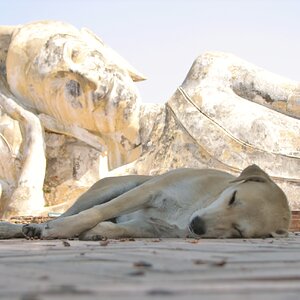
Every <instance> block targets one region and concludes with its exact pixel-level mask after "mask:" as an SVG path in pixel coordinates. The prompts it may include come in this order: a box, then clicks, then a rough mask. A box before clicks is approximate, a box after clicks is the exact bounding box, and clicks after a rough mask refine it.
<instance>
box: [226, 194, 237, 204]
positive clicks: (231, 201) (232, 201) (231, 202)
mask: <svg viewBox="0 0 300 300" xmlns="http://www.w3.org/2000/svg"><path fill="white" fill-rule="evenodd" d="M235 196H236V191H234V192H233V194H232V196H231V198H230V200H229V202H228V205H229V206H232V205H233V204H234V203H235V200H236V197H235Z"/></svg>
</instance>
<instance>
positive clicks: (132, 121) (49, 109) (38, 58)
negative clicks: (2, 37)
mask: <svg viewBox="0 0 300 300" xmlns="http://www.w3.org/2000/svg"><path fill="white" fill-rule="evenodd" d="M7 79H8V83H9V86H10V88H11V90H12V92H13V93H14V94H15V96H17V97H18V98H19V99H21V100H22V102H23V103H24V104H25V105H26V106H28V107H30V108H31V109H33V110H35V111H37V112H38V113H46V114H48V115H50V116H53V117H54V118H55V119H57V120H58V121H59V122H61V123H63V124H64V123H67V124H76V125H78V126H79V127H82V128H85V129H88V130H90V131H92V132H96V133H99V134H100V135H103V136H109V135H112V134H117V135H119V137H118V138H119V139H120V141H117V142H121V141H123V142H125V143H134V142H135V141H134V140H135V137H134V136H135V135H136V132H137V130H138V128H137V127H138V122H137V121H138V120H137V115H138V111H139V103H138V92H137V90H136V87H135V85H134V83H133V80H141V79H142V78H141V77H140V76H139V74H137V72H135V70H134V69H133V68H132V67H131V66H130V65H129V64H128V63H127V62H126V61H125V60H124V59H123V58H121V57H120V56H119V55H118V54H116V53H115V52H114V51H113V50H112V49H110V48H108V47H107V46H105V45H104V44H103V42H102V41H101V40H99V39H98V38H97V37H96V36H95V35H93V34H92V33H91V32H89V31H87V30H81V31H78V30H77V29H75V28H73V27H72V26H69V25H66V24H63V23H59V22H38V23H33V24H29V25H25V26H24V27H22V28H21V29H20V30H19V31H18V32H17V33H16V34H15V35H14V36H13V38H12V42H11V45H10V48H9V52H8V56H7ZM123 133H124V136H122V134H123Z"/></svg>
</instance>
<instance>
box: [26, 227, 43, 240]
mask: <svg viewBox="0 0 300 300" xmlns="http://www.w3.org/2000/svg"><path fill="white" fill-rule="evenodd" d="M44 227H45V225H44V224H27V225H24V226H23V228H22V232H23V234H24V236H25V237H26V238H29V239H43V238H44V236H43V231H44Z"/></svg>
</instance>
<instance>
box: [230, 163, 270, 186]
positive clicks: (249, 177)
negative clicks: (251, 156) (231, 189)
mask: <svg viewBox="0 0 300 300" xmlns="http://www.w3.org/2000/svg"><path fill="white" fill-rule="evenodd" d="M239 181H244V182H246V181H256V182H267V181H270V177H269V175H268V174H267V173H266V172H264V171H263V170H262V169H261V168H260V167H258V166H257V165H251V166H249V167H247V168H246V169H244V170H243V171H242V173H241V175H240V176H239V177H238V178H236V179H234V180H232V181H231V182H239Z"/></svg>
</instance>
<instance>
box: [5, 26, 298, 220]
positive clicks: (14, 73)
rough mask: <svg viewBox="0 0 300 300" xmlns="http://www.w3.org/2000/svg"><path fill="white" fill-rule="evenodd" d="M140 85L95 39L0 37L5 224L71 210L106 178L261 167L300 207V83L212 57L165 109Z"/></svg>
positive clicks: (16, 29)
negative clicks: (143, 95)
mask: <svg viewBox="0 0 300 300" xmlns="http://www.w3.org/2000/svg"><path fill="white" fill-rule="evenodd" d="M143 79H144V76H143V75H142V74H140V73H139V72H138V71H137V70H135V69H134V68H133V67H132V66H131V65H130V64H129V63H128V62H126V61H125V60H124V59H123V58H122V57H121V56H119V55H118V54H117V53H116V52H114V51H113V50H112V49H111V48H109V47H108V46H106V45H105V44H104V43H103V42H102V41H101V40H100V39H99V38H98V37H97V36H95V35H94V34H93V33H92V32H91V31H89V30H87V29H81V30H77V29H76V28H74V27H72V26H70V25H68V24H65V23H61V22H53V21H44V22H35V23H30V24H27V25H24V26H11V27H10V26H2V27H0V91H1V93H0V197H1V201H0V214H1V215H2V216H4V217H9V216H10V215H18V214H43V213H47V212H49V211H53V212H55V211H57V212H60V211H63V210H65V209H66V208H67V207H68V206H70V205H71V204H72V203H73V202H74V201H75V200H76V198H77V197H78V196H79V195H80V194H81V193H83V192H84V191H85V190H86V189H87V188H88V187H89V186H90V185H91V184H93V183H94V182H95V181H97V180H98V179H99V178H102V177H106V176H112V175H122V174H159V173H162V172H165V171H167V170H170V169H172V168H178V167H210V168H215V169H220V170H224V171H229V172H231V173H233V174H234V175H237V174H238V173H240V171H241V170H242V169H244V168H245V167H246V166H247V165H249V164H253V163H255V164H258V165H259V166H260V167H261V168H263V169H264V170H265V171H267V172H268V173H269V174H270V175H271V176H272V177H273V179H274V180H275V181H276V182H277V183H278V184H279V185H280V186H281V187H282V188H283V190H284V191H285V192H286V194H287V195H288V198H289V201H290V204H291V206H292V208H294V209H295V208H299V207H300V202H299V200H298V199H297V195H299V192H300V175H299V174H300V172H299V170H300V139H299V136H300V121H299V118H300V87H299V84H298V83H297V82H294V81H291V80H287V79H285V78H282V77H279V76H276V75H274V74H272V73H269V72H267V71H265V70H263V69H260V68H257V67H256V66H254V65H251V64H249V63H247V62H245V61H243V60H241V59H238V58H236V57H234V56H233V55H229V54H224V53H215V52H209V53H205V54H203V55H201V56H199V57H198V58H197V59H196V60H195V62H194V64H193V65H192V67H191V70H190V71H189V73H188V75H187V77H186V79H185V80H184V82H183V84H182V85H181V86H180V87H179V88H178V89H177V90H176V91H175V93H174V95H173V96H172V97H171V98H170V99H169V101H167V102H166V103H165V104H143V103H141V102H140V99H139V95H138V91H137V89H136V87H135V84H134V81H139V80H143Z"/></svg>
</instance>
